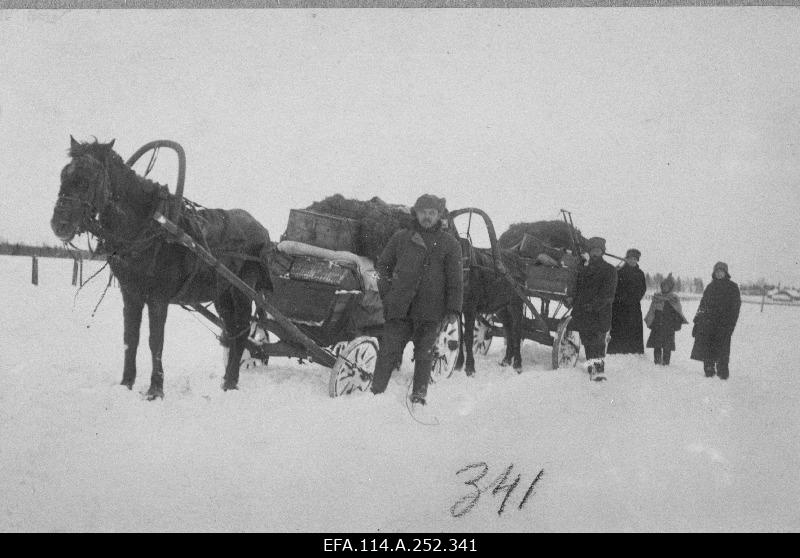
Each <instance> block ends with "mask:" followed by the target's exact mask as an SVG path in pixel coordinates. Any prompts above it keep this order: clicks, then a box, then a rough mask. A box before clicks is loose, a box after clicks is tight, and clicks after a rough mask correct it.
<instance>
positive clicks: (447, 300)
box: [372, 194, 463, 405]
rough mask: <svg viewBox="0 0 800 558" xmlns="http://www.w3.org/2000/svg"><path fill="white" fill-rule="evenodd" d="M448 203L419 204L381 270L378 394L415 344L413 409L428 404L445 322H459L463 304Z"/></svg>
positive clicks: (427, 198)
mask: <svg viewBox="0 0 800 558" xmlns="http://www.w3.org/2000/svg"><path fill="white" fill-rule="evenodd" d="M444 213H445V200H444V199H443V198H438V197H436V196H432V195H430V194H425V195H423V196H420V198H419V199H418V200H417V201H416V203H415V204H414V207H413V209H412V214H413V216H414V218H415V221H414V225H413V228H411V229H401V230H399V231H397V232H395V233H394V235H392V237H391V238H390V239H389V242H388V243H387V245H386V247H385V248H384V250H383V252H382V253H381V255H380V257H379V258H378V262H377V265H376V266H375V268H376V270H377V272H378V274H379V280H378V288H379V291H380V293H381V298H382V301H383V312H384V317H385V319H386V322H385V324H384V329H383V336H382V339H381V344H380V349H379V351H378V359H377V362H376V364H375V374H374V376H373V380H372V392H373V393H375V394H378V393H382V392H383V391H385V390H386V386H387V385H388V383H389V378H390V377H391V375H392V371H393V370H394V368H395V366H396V365H397V363H398V362H400V360H401V358H402V356H403V349H404V348H405V346H406V344H407V343H408V342H409V341H413V343H414V382H413V390H412V394H411V403H418V404H423V405H424V404H425V398H426V396H427V392H428V383H429V382H430V376H431V366H432V363H433V349H434V343H435V342H436V337H437V335H438V333H439V330H440V328H441V326H442V323H443V319H445V318H446V319H447V321H449V322H451V323H452V322H456V321H458V316H459V314H460V313H461V304H462V299H463V284H462V273H461V245H460V244H459V242H458V240H457V239H456V238H455V237H454V236H453V235H451V234H449V233H448V232H446V231H445V230H443V229H442V222H441V216H442V215H444Z"/></svg>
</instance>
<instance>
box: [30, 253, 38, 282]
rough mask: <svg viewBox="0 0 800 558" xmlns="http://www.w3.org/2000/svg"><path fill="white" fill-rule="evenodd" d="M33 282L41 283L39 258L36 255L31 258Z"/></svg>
mask: <svg viewBox="0 0 800 558" xmlns="http://www.w3.org/2000/svg"><path fill="white" fill-rule="evenodd" d="M31 283H33V284H34V285H38V284H39V258H37V257H36V256H33V258H32V259H31Z"/></svg>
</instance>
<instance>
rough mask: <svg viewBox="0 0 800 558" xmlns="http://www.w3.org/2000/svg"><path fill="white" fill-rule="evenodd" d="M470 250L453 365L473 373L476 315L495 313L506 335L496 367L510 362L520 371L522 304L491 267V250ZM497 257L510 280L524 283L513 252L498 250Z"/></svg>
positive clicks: (517, 259)
mask: <svg viewBox="0 0 800 558" xmlns="http://www.w3.org/2000/svg"><path fill="white" fill-rule="evenodd" d="M472 250H473V258H472V262H471V264H470V267H469V272H468V273H467V275H466V277H465V279H464V303H463V305H462V309H461V311H462V313H463V314H464V335H463V336H462V338H463V343H462V346H460V347H459V350H458V360H457V361H456V368H457V369H459V370H460V369H461V367H462V365H463V366H464V369H465V372H466V373H467V375H468V376H472V375H473V374H474V373H475V357H474V355H473V351H472V342H473V334H474V327H475V320H476V318H477V315H478V314H497V315H498V318H500V321H501V322H502V323H503V329H504V330H505V338H506V354H505V356H504V357H503V360H501V361H500V366H508V365H509V364H511V365H512V366H513V367H514V370H516V371H517V372H522V355H521V352H520V351H521V344H522V318H523V304H524V303H523V301H522V299H521V298H520V297H519V295H518V294H517V293H516V292H515V290H514V288H513V286H512V285H511V283H510V282H509V280H508V279H506V277H505V276H504V275H503V274H502V273H500V272H499V271H498V270H497V269H496V268H495V263H494V257H493V256H492V251H491V250H489V249H486V248H473V249H472ZM500 257H501V259H502V260H503V264H504V265H505V267H506V269H508V271H509V272H510V273H511V275H512V277H513V279H514V280H515V281H517V282H518V284H524V282H525V276H524V271H523V269H522V268H521V266H520V261H519V257H518V256H517V254H516V253H515V252H514V251H511V250H505V249H501V250H500ZM464 353H466V358H465V356H464Z"/></svg>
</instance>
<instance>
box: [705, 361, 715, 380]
mask: <svg viewBox="0 0 800 558" xmlns="http://www.w3.org/2000/svg"><path fill="white" fill-rule="evenodd" d="M703 371H704V372H705V373H706V378H713V377H714V363H713V362H711V361H705V362H704V363H703Z"/></svg>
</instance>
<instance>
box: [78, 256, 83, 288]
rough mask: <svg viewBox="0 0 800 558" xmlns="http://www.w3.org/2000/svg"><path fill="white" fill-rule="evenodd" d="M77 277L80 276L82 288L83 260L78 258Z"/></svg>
mask: <svg viewBox="0 0 800 558" xmlns="http://www.w3.org/2000/svg"><path fill="white" fill-rule="evenodd" d="M78 275H79V276H80V280H81V287H83V258H80V261H79V263H78Z"/></svg>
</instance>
